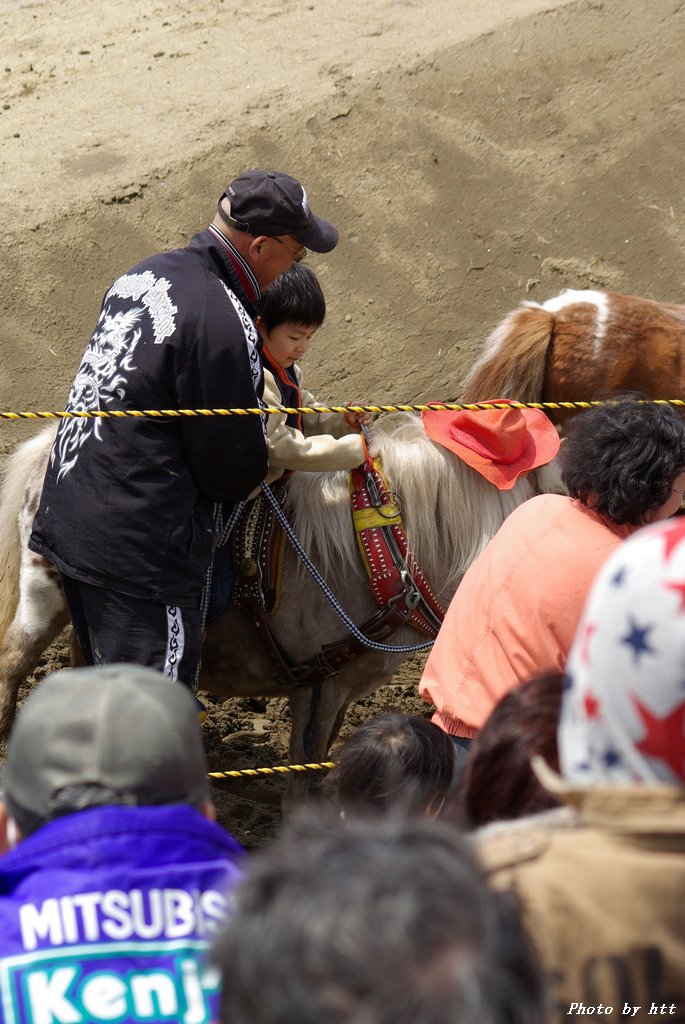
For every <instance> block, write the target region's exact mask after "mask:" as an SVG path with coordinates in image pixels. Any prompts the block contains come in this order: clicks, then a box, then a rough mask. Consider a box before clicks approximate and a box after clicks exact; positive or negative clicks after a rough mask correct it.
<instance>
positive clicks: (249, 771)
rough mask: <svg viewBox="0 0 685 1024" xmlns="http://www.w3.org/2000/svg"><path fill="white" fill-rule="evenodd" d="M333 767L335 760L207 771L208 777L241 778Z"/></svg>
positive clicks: (315, 770)
mask: <svg viewBox="0 0 685 1024" xmlns="http://www.w3.org/2000/svg"><path fill="white" fill-rule="evenodd" d="M328 768H335V761H321V762H320V763H314V762H312V763H311V764H288V765H274V767H273V768H241V769H236V770H235V771H231V772H209V773H208V776H209V778H210V779H241V778H245V777H246V776H247V777H254V776H255V775H286V774H287V773H288V772H321V771H326V770H327V769H328Z"/></svg>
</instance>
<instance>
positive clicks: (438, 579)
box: [287, 413, 532, 599]
mask: <svg viewBox="0 0 685 1024" xmlns="http://www.w3.org/2000/svg"><path fill="white" fill-rule="evenodd" d="M370 447H371V451H372V452H373V453H374V454H378V455H380V457H381V460H382V463H383V471H384V473H385V475H386V477H387V479H388V482H389V484H390V486H391V487H392V490H393V492H394V493H395V494H396V496H397V498H398V500H399V504H400V507H401V510H402V518H403V521H404V525H405V529H406V531H407V536H408V539H409V545H410V548H411V550H412V552H413V553H414V555H415V557H416V559H417V561H418V563H419V565H420V566H421V567H422V568H423V570H424V572H425V573H426V575H427V576H428V578H429V580H430V582H431V584H432V585H433V587H434V589H435V590H436V591H437V592H438V594H439V595H440V596H442V597H443V599H445V598H446V597H451V594H452V593H453V591H454V589H455V588H456V586H457V584H458V582H459V580H460V579H461V577H462V576H463V574H464V572H465V571H466V569H467V568H468V567H469V565H470V564H471V562H472V561H473V559H474V558H475V557H476V556H477V555H478V554H479V553H480V551H481V550H482V549H483V547H484V546H485V544H486V543H487V542H488V540H490V538H491V537H492V536H493V535H494V533H495V532H496V530H497V529H498V528H499V526H500V525H501V524H502V522H503V521H504V519H505V517H506V516H507V515H508V514H509V513H510V512H512V511H513V510H514V508H515V507H516V506H517V505H520V504H521V502H522V501H524V500H525V499H526V498H528V497H530V496H531V494H532V491H531V488H530V486H529V484H528V483H527V482H526V481H525V479H521V480H520V481H519V482H518V483H517V484H516V486H515V487H514V488H512V490H510V491H499V490H497V488H496V487H494V486H493V485H492V484H490V483H488V482H487V481H486V480H485V479H484V478H483V477H482V476H480V474H479V473H477V472H476V471H475V470H473V469H471V467H470V466H467V465H466V464H465V463H464V462H462V461H461V460H460V459H459V458H458V457H457V456H456V455H453V454H452V453H451V452H450V451H448V450H447V449H445V448H443V447H442V446H441V445H437V444H434V443H433V441H431V439H430V438H429V437H428V435H427V434H426V432H425V430H424V429H423V424H422V422H421V419H420V417H418V416H417V415H415V414H413V413H393V414H391V415H387V416H383V417H382V419H380V420H379V421H378V422H377V423H376V424H375V425H374V427H373V428H372V431H371V443H370ZM287 511H288V514H289V516H290V517H291V520H292V522H293V526H294V528H295V532H296V533H297V534H298V536H299V538H300V540H301V541H302V545H303V547H304V549H305V551H307V552H308V553H309V554H310V555H311V556H312V558H313V559H314V561H315V563H316V564H317V567H318V568H319V569H320V571H321V572H322V574H323V575H324V576H328V575H329V574H331V573H350V572H352V573H355V574H357V575H358V576H363V575H364V570H363V567H362V564H361V560H360V557H359V553H358V549H357V543H356V539H355V535H354V528H353V526H352V516H351V512H350V498H349V492H348V474H347V473H344V472H340V473H295V474H293V476H292V477H291V478H290V483H289V487H288V498H287Z"/></svg>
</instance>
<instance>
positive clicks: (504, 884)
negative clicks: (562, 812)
mask: <svg viewBox="0 0 685 1024" xmlns="http://www.w3.org/2000/svg"><path fill="white" fill-rule="evenodd" d="M564 799H565V800H566V802H567V803H571V804H573V805H575V807H576V809H577V813H575V814H572V815H570V816H569V818H567V824H566V825H565V826H563V825H561V826H559V825H558V824H557V825H554V824H553V827H545V821H546V820H547V821H550V822H552V823H554V815H555V813H556V812H551V814H550V815H549V816H547V815H544V814H543V815H538V816H536V817H532V818H528V819H523V820H521V821H519V822H512V823H511V825H510V827H508V828H502V827H501V826H499V827H495V828H489V829H487V828H486V829H483V830H481V832H480V833H477V834H476V838H477V840H478V842H479V847H480V852H481V855H482V858H483V860H484V862H485V864H486V867H487V869H488V871H489V873H490V876H491V880H492V882H493V883H494V885H495V886H496V887H497V888H499V889H504V890H512V891H513V892H515V893H516V894H517V895H518V897H519V899H520V902H521V905H522V908H523V912H524V917H525V920H526V924H527V925H528V927H529V930H530V932H531V935H532V936H533V938H534V940H535V941H536V944H537V946H538V949H539V951H540V954H541V956H542V958H543V962H544V965H545V968H546V971H547V975H548V979H549V997H550V1010H549V1021H550V1022H561V1021H567V1022H568V1021H571V1020H574V1019H577V1018H581V1019H583V1020H586V1019H587V1018H588V1017H592V1018H593V1019H594V1020H595V1021H600V1022H601V1021H607V1020H611V1021H612V1024H613V1022H616V1021H624V1020H631V1021H634V1022H635V1024H650V1022H651V1024H655V1022H664V1024H665V1022H668V1024H676V1022H678V1024H685V788H682V789H680V788H676V787H670V786H635V787H626V788H608V787H607V788H601V789H599V788H598V789H596V790H589V791H586V792H584V793H582V794H581V793H579V792H578V791H571V790H568V791H566V792H565V794H564ZM609 1008H611V1009H609Z"/></svg>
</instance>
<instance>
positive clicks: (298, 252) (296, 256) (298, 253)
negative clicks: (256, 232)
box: [269, 235, 307, 263]
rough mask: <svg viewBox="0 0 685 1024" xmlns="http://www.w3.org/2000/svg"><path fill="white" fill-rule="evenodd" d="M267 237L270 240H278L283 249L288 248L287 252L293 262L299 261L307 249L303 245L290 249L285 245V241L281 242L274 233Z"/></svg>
mask: <svg viewBox="0 0 685 1024" xmlns="http://www.w3.org/2000/svg"><path fill="white" fill-rule="evenodd" d="M269 237H270V238H271V241H272V242H278V244H279V245H282V246H283V248H284V249H287V250H288V252H289V253H290V255H291V256H292V258H293V263H301V262H302V260H303V259H304V258H305V256H306V255H307V250H306V249H305V247H304V246H303V245H301V246H299V247H298V248H297V249H291V248H290V246H289V245H286V244H285V242H282V241H281V239H280V238H276V236H275V235H270V236H269Z"/></svg>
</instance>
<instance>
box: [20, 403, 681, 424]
mask: <svg viewBox="0 0 685 1024" xmlns="http://www.w3.org/2000/svg"><path fill="white" fill-rule="evenodd" d="M618 401H619V400H618V399H605V400H603V401H592V402H516V401H507V402H470V403H463V402H429V403H428V404H425V405H418V404H416V405H409V404H402V405H398V404H395V405H314V406H306V405H305V406H287V405H269V406H265V407H264V408H263V409H262V408H236V409H112V410H105V409H87V410H82V411H69V410H66V409H62V410H59V411H56V412H50V411H47V410H45V411H38V412H0V420H9V421H17V420H109V419H112V420H120V419H163V418H165V417H172V418H180V417H202V416H205V417H207V416H261V415H263V414H264V413H266V414H267V415H273V414H275V413H287V414H296V413H304V414H305V415H306V414H311V415H316V414H317V413H321V412H323V413H331V412H337V413H346V412H372V413H382V412H430V411H436V410H437V411H443V410H444V411H447V412H465V411H468V412H479V411H483V410H487V409H508V408H511V407H513V408H515V409H542V410H543V411H544V410H545V409H552V410H569V409H592V408H594V407H595V406H598V405H616V404H617V403H618ZM640 401H641V402H642V403H643V404H646V405H674V406H677V407H683V406H685V399H682V398H645V399H640Z"/></svg>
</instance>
